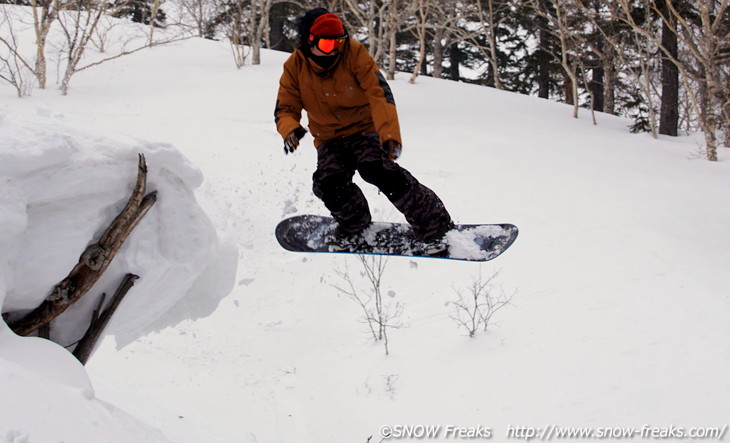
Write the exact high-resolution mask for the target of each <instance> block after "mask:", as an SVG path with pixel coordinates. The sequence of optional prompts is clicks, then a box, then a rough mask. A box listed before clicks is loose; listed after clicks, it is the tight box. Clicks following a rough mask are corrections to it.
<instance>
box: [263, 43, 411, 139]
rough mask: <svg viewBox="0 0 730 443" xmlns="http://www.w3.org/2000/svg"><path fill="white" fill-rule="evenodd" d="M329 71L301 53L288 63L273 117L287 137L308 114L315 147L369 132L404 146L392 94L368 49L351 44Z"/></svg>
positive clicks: (358, 44)
mask: <svg viewBox="0 0 730 443" xmlns="http://www.w3.org/2000/svg"><path fill="white" fill-rule="evenodd" d="M335 57H338V58H339V60H337V61H336V62H335V64H334V65H333V66H332V67H331V68H330V69H324V68H322V67H320V66H319V65H317V64H316V63H315V62H314V61H313V60H312V59H311V58H308V57H306V56H305V55H304V53H303V52H302V51H301V50H299V49H298V50H296V51H294V53H293V54H292V55H291V56H290V57H289V59H288V60H287V61H286V62H285V63H284V73H283V74H282V75H281V80H280V81H279V94H278V96H277V101H276V109H275V111H274V116H275V120H276V128H277V130H278V131H279V133H280V134H281V136H282V137H283V138H286V137H287V136H288V135H289V134H290V133H291V132H292V131H294V130H295V129H297V128H299V126H300V123H299V121H300V119H301V116H302V110H305V111H306V112H307V118H308V120H309V130H310V132H311V133H312V135H313V136H314V145H315V146H319V145H321V144H322V143H324V142H326V141H328V140H332V139H336V138H343V137H348V136H351V135H355V134H362V133H366V132H373V131H375V132H377V133H378V134H380V141H381V143H382V142H385V141H386V140H391V139H392V140H396V141H397V142H398V143H401V137H400V126H399V124H398V113H397V111H396V108H395V101H394V100H393V93H392V92H391V90H390V87H389V86H388V83H387V82H386V81H385V78H384V77H383V74H381V73H380V70H379V69H378V66H377V65H376V63H375V60H373V58H372V57H371V56H370V54H368V51H367V50H366V49H365V47H364V46H363V45H362V44H360V43H359V42H356V41H354V40H349V41H348V44H347V45H346V46H345V49H344V50H343V51H342V53H341V54H338V55H336V56H335Z"/></svg>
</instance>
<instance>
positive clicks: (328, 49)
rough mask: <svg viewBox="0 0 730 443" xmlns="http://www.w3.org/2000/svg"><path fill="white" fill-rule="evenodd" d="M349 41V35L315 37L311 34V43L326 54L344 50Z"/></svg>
mask: <svg viewBox="0 0 730 443" xmlns="http://www.w3.org/2000/svg"><path fill="white" fill-rule="evenodd" d="M345 42H347V36H346V35H345V36H342V37H315V36H313V35H311V34H310V35H309V44H310V45H311V46H314V47H316V48H317V49H319V50H320V51H322V52H323V53H325V54H331V53H333V52H334V51H335V50H337V51H342V48H344V47H345Z"/></svg>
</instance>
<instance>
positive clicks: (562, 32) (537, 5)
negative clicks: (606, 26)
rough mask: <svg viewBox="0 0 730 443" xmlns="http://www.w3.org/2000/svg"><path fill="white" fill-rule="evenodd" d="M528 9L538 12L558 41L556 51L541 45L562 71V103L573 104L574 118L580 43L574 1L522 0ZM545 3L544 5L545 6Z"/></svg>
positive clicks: (577, 107) (575, 114)
mask: <svg viewBox="0 0 730 443" xmlns="http://www.w3.org/2000/svg"><path fill="white" fill-rule="evenodd" d="M526 1H527V2H528V4H529V6H530V7H531V9H532V11H533V12H534V13H535V14H536V15H537V16H539V17H540V18H541V19H542V21H543V22H544V24H545V27H546V29H544V30H543V31H546V32H548V33H550V34H553V35H554V36H555V37H556V38H557V39H558V41H559V42H560V53H558V54H555V53H553V52H550V51H549V50H548V48H542V49H543V50H546V51H548V53H550V54H551V55H552V56H553V57H555V58H556V59H557V60H558V61H559V63H560V66H561V67H562V68H563V72H564V74H565V103H567V104H571V105H573V117H574V118H578V110H579V106H580V105H579V100H578V66H579V63H578V58H579V53H578V52H579V48H580V47H581V44H582V35H581V32H580V29H576V27H579V26H580V24H581V20H580V19H576V18H577V17H576V11H577V9H576V8H575V4H574V3H573V0H545V3H544V4H543V1H541V0H526ZM546 6H548V7H547V8H546Z"/></svg>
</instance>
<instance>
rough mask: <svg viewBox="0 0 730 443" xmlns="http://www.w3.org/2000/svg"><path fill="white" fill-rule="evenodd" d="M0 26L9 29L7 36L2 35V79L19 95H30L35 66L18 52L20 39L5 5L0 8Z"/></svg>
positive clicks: (0, 51)
mask: <svg viewBox="0 0 730 443" xmlns="http://www.w3.org/2000/svg"><path fill="white" fill-rule="evenodd" d="M0 27H2V28H5V29H7V38H5V37H3V36H1V35H0V80H3V81H5V82H7V83H9V84H11V85H12V86H13V87H14V88H15V91H16V93H17V94H18V97H23V96H24V95H30V91H31V90H32V88H33V80H32V78H33V77H34V76H33V67H32V66H31V64H30V63H29V62H28V61H26V60H25V58H24V57H23V56H22V55H21V54H20V52H18V51H19V46H18V39H17V37H16V35H15V31H14V30H13V26H12V20H11V18H10V17H9V16H8V10H7V9H6V8H5V7H2V9H1V10H0Z"/></svg>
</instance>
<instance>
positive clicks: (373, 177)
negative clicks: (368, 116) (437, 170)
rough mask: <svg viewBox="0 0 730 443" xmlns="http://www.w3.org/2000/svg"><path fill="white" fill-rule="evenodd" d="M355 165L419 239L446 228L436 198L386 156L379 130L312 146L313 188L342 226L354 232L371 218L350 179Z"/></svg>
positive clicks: (447, 221)
mask: <svg viewBox="0 0 730 443" xmlns="http://www.w3.org/2000/svg"><path fill="white" fill-rule="evenodd" d="M355 171H357V172H359V173H360V177H362V179H363V180H365V181H366V182H368V183H371V184H373V185H375V186H376V187H377V188H378V189H380V191H381V192H382V193H384V194H385V195H386V197H388V199H389V200H390V201H391V203H393V205H394V206H395V207H396V208H397V209H398V210H399V211H400V212H401V213H403V215H404V216H405V218H406V220H407V221H408V223H409V224H410V225H411V226H412V227H413V230H414V232H415V234H416V236H418V238H420V239H421V240H425V241H429V240H435V239H438V238H440V237H442V236H443V235H444V234H445V233H446V231H447V230H448V229H449V228H450V226H451V217H450V216H449V213H448V212H447V211H446V208H445V207H444V204H443V203H442V202H441V199H439V198H438V196H437V195H436V194H435V193H434V192H433V191H432V190H430V189H429V188H427V187H426V186H424V185H422V184H421V183H419V182H418V180H416V178H415V177H413V175H411V173H409V172H408V171H407V170H405V169H404V168H402V167H400V166H399V165H398V164H397V163H395V162H394V161H392V160H390V159H388V158H387V154H386V153H385V151H384V150H383V148H382V146H381V144H380V137H379V135H378V134H377V133H376V132H372V133H366V134H360V135H354V136H351V137H346V138H342V139H335V140H331V141H328V142H326V143H323V144H322V145H320V146H319V147H318V148H317V170H316V171H315V173H314V175H313V177H312V178H313V181H314V185H313V190H314V194H315V195H316V196H317V197H319V198H320V199H321V200H322V201H323V202H324V204H325V206H326V207H327V209H329V211H330V213H331V214H332V217H334V219H335V220H337V222H338V224H339V226H340V229H342V230H343V231H345V232H349V233H358V232H360V231H362V230H363V229H365V228H366V227H367V226H368V225H369V224H370V222H371V221H372V219H371V215H370V208H369V206H368V202H367V200H366V199H365V196H364V195H363V193H362V191H361V190H360V188H359V187H358V186H357V185H356V184H354V183H353V182H352V178H353V176H354V175H355Z"/></svg>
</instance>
